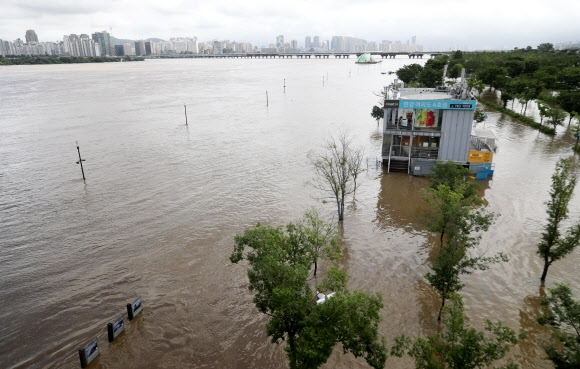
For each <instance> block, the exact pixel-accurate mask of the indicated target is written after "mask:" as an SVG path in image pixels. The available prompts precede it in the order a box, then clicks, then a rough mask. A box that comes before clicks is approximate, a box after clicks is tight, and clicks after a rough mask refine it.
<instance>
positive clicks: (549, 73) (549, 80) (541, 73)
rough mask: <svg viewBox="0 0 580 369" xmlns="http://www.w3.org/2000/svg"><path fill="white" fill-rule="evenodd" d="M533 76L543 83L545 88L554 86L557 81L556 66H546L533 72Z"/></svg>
mask: <svg viewBox="0 0 580 369" xmlns="http://www.w3.org/2000/svg"><path fill="white" fill-rule="evenodd" d="M534 78H535V79H536V80H538V81H539V82H540V83H542V84H543V85H544V87H545V88H554V87H555V86H556V82H557V81H558V68H556V67H554V66H547V67H543V68H540V69H538V70H537V71H535V72H534Z"/></svg>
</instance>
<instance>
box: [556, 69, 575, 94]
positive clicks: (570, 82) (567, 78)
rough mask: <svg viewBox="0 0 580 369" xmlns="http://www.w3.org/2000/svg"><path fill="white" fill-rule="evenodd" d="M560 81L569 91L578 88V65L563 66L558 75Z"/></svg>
mask: <svg viewBox="0 0 580 369" xmlns="http://www.w3.org/2000/svg"><path fill="white" fill-rule="evenodd" d="M559 78H560V83H561V84H562V85H564V86H565V87H567V88H568V90H570V91H577V90H578V89H579V88H580V68H578V66H574V67H567V68H564V69H563V70H562V71H561V72H560V75H559Z"/></svg>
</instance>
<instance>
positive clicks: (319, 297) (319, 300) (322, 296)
mask: <svg viewBox="0 0 580 369" xmlns="http://www.w3.org/2000/svg"><path fill="white" fill-rule="evenodd" d="M335 294H336V292H333V293H329V294H328V295H325V294H323V293H322V292H316V304H317V305H318V304H322V303H323V302H324V301H326V300H328V299H329V298H331V297H333V296H334V295H335Z"/></svg>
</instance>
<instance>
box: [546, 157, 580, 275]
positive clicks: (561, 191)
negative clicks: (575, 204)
mask: <svg viewBox="0 0 580 369" xmlns="http://www.w3.org/2000/svg"><path fill="white" fill-rule="evenodd" d="M571 165H572V164H571V162H570V159H564V158H563V159H560V160H559V161H558V162H557V163H556V169H555V171H554V174H553V175H552V188H551V190H550V199H549V200H548V201H547V202H546V203H545V204H546V206H547V210H546V212H547V213H548V223H547V224H546V225H545V227H544V232H543V233H542V241H541V242H540V244H539V245H538V251H537V253H538V256H540V257H541V258H542V259H543V260H544V271H543V272H542V277H541V280H542V281H545V280H546V275H547V274H548V268H549V267H550V265H552V263H553V262H554V261H557V260H560V259H562V258H564V257H565V256H566V255H568V254H569V253H571V252H572V251H574V249H575V248H576V247H577V246H578V244H579V243H580V222H577V223H576V224H575V225H573V226H572V227H571V228H569V229H568V232H567V233H566V235H565V236H562V234H561V231H560V226H561V223H562V221H564V220H566V219H568V205H569V203H570V200H571V199H572V194H573V192H574V188H575V187H576V182H577V180H578V178H577V176H576V175H575V174H574V173H573V172H572V167H571Z"/></svg>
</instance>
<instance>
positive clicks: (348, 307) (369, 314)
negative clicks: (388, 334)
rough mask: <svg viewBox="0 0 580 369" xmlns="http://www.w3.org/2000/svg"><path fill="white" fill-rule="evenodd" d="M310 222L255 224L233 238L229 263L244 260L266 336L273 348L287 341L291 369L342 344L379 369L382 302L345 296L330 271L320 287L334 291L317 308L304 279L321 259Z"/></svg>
mask: <svg viewBox="0 0 580 369" xmlns="http://www.w3.org/2000/svg"><path fill="white" fill-rule="evenodd" d="M309 222H310V221H309V220H306V221H305V222H304V224H302V225H297V224H294V223H289V224H288V225H286V227H284V228H282V227H277V228H274V227H269V226H265V225H261V224H257V225H256V226H255V227H254V228H251V229H248V230H246V231H245V232H244V233H243V234H239V235H236V237H235V239H234V240H235V245H234V250H233V252H232V254H231V256H230V261H232V262H233V263H238V262H240V261H242V260H244V259H245V260H247V261H248V263H249V267H248V278H249V281H250V283H249V290H250V291H252V292H254V294H255V295H254V303H255V305H256V307H257V308H258V310H259V311H260V312H262V313H264V314H266V315H268V316H269V317H270V320H269V321H268V323H267V324H266V333H267V334H268V336H270V338H271V341H272V343H281V342H282V341H285V342H286V347H285V348H284V350H285V351H286V354H287V357H288V360H289V363H290V368H317V367H319V366H320V365H322V364H324V363H325V362H326V361H327V360H328V357H329V356H330V354H331V353H332V350H333V348H334V346H335V345H336V344H337V343H341V344H342V348H343V351H344V352H345V353H347V352H350V353H352V354H353V355H354V356H356V357H363V358H364V359H365V360H366V361H367V363H368V364H369V365H371V366H372V367H374V368H383V367H384V365H385V361H386V359H387V350H386V343H385V340H384V338H382V337H379V334H378V324H379V322H380V320H381V316H380V310H381V308H382V307H383V302H382V297H381V296H380V295H379V294H372V293H367V292H361V291H356V290H355V291H349V290H348V289H347V288H346V273H345V272H344V271H342V270H340V269H338V268H337V267H331V268H330V269H329V271H328V273H327V275H326V277H325V278H324V280H323V281H322V283H321V284H320V285H319V286H318V288H319V289H321V290H327V289H328V290H332V291H334V292H335V295H334V297H332V298H329V299H326V300H325V301H324V303H322V304H317V302H316V291H315V290H313V288H312V287H311V286H310V284H309V283H308V277H309V274H310V272H311V270H312V266H313V264H314V262H313V260H315V257H314V255H317V257H321V256H323V255H322V254H320V253H319V252H318V251H317V247H316V246H315V242H312V240H311V235H312V233H313V232H314V233H317V232H316V231H315V230H313V229H312V227H311V226H309V225H308V224H313V223H312V222H310V223H309ZM314 223H315V224H316V223H317V222H314ZM245 250H247V251H245Z"/></svg>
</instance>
